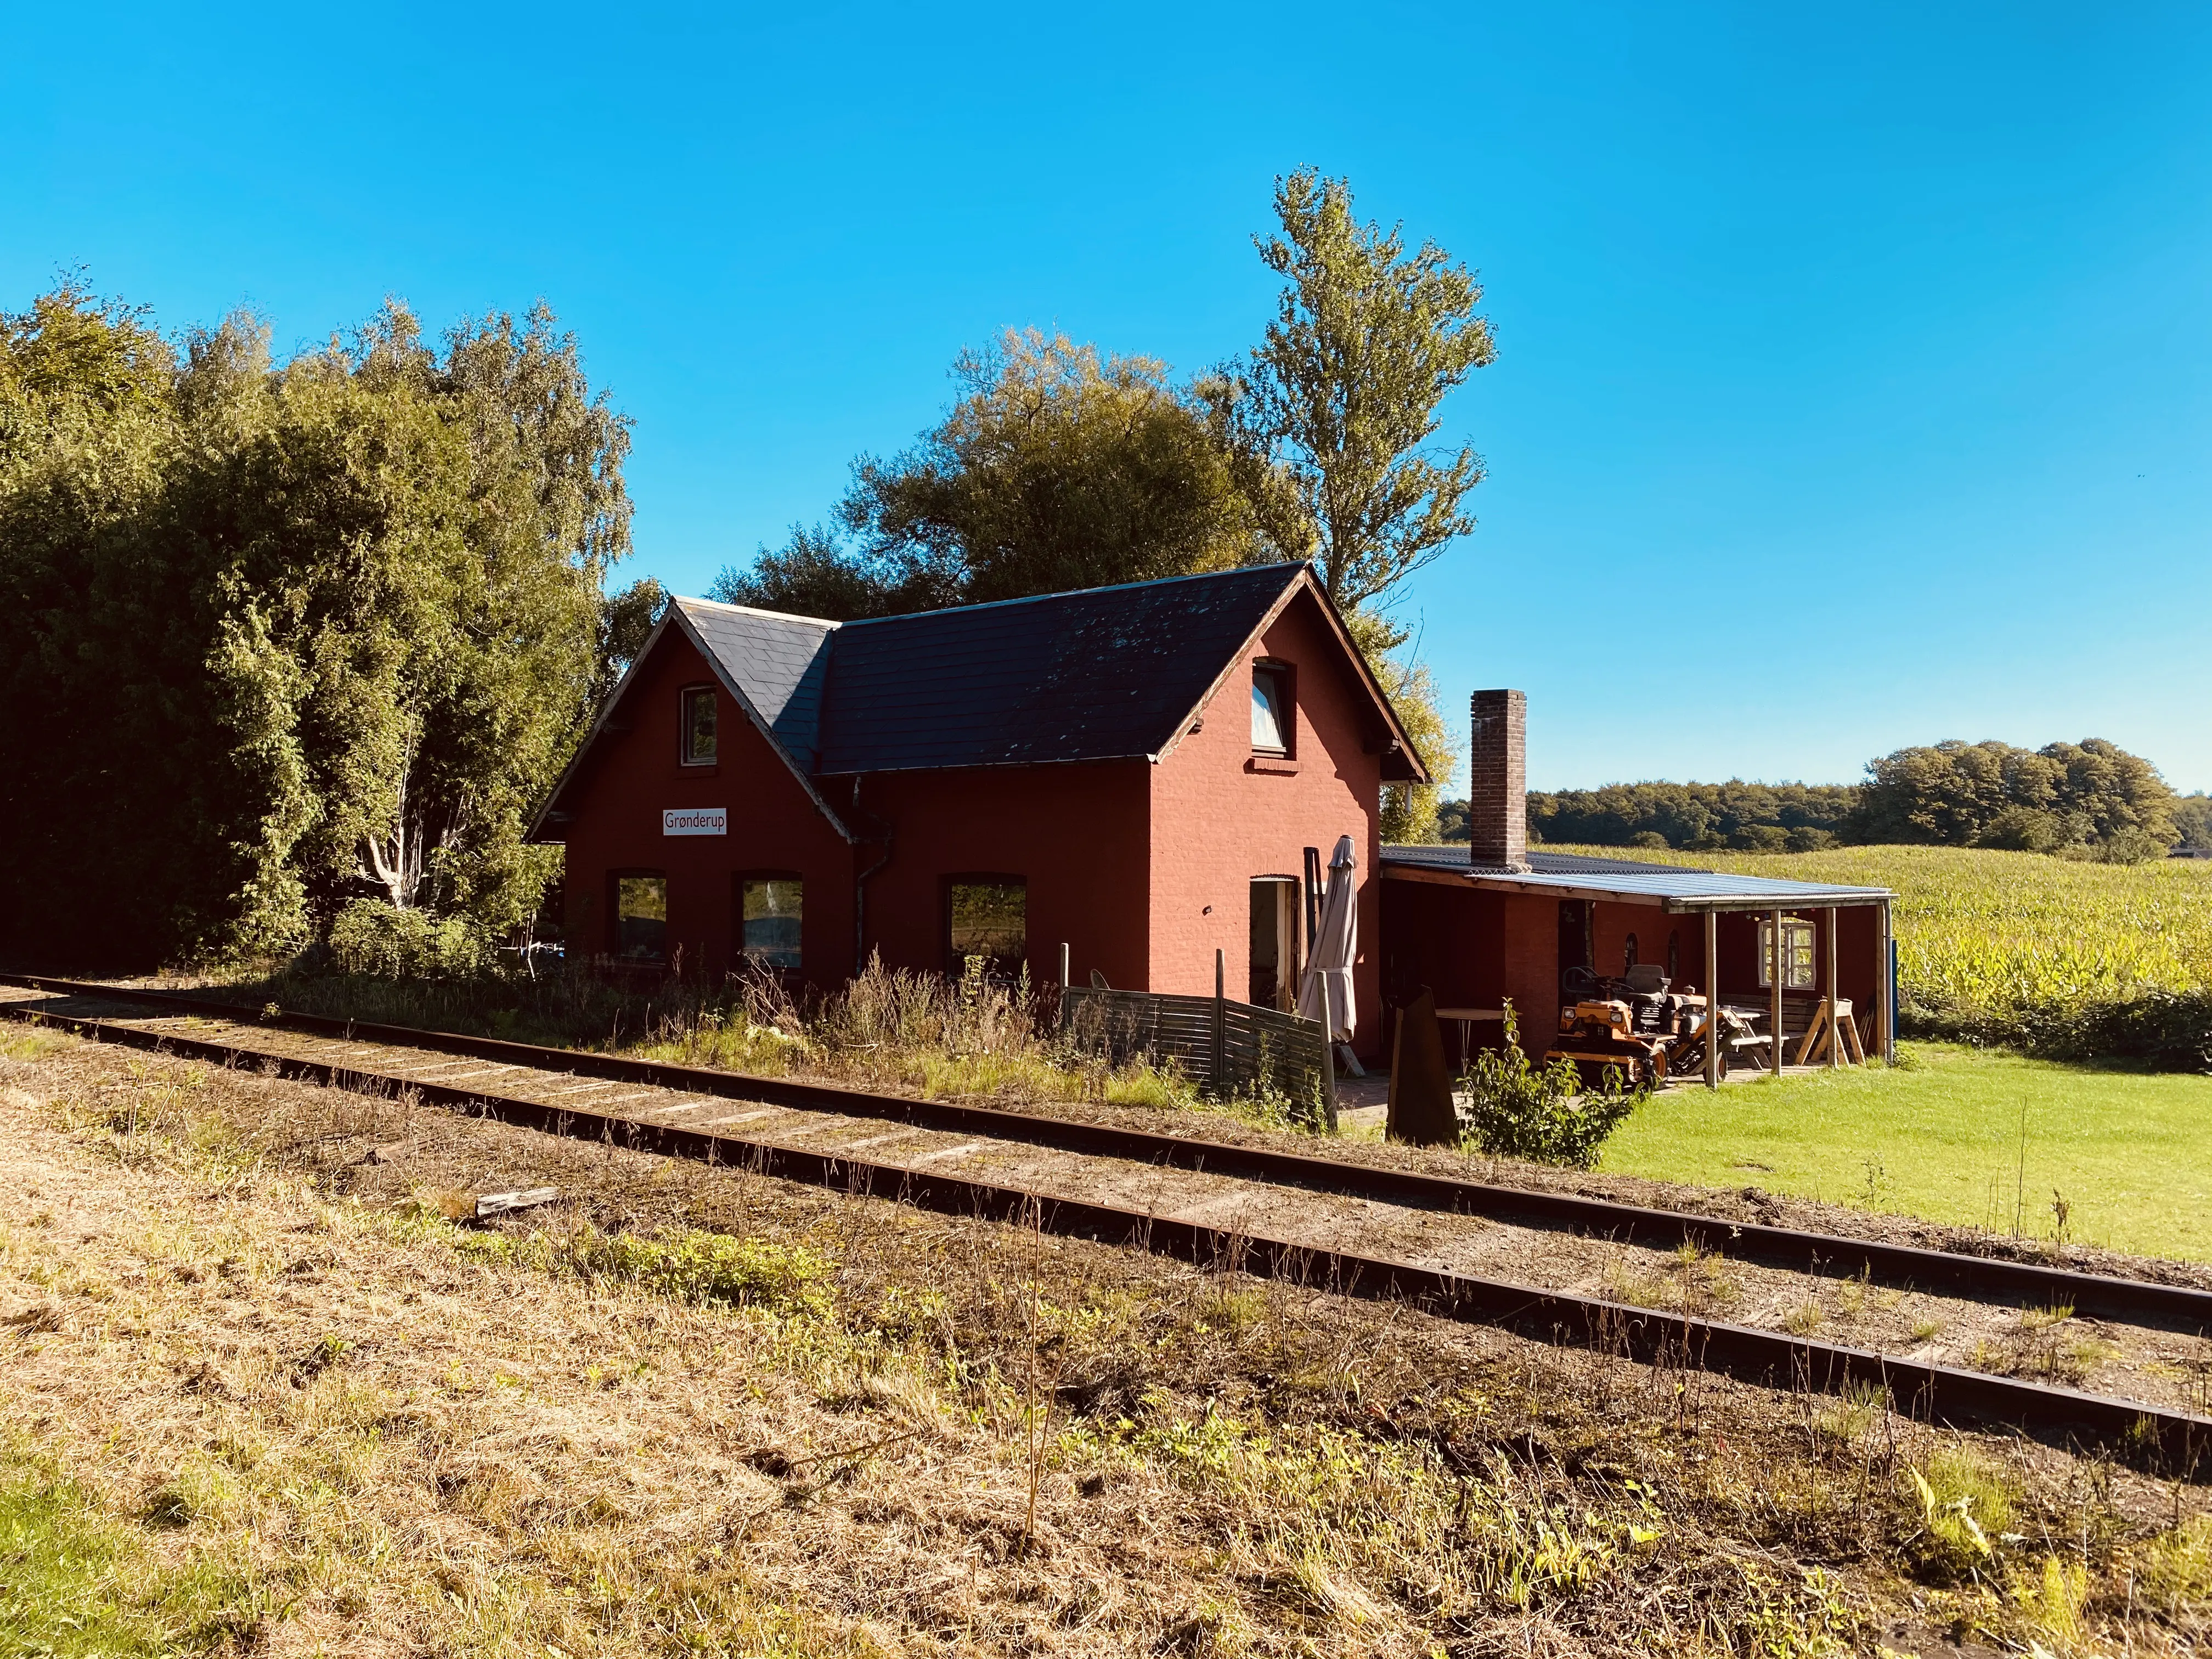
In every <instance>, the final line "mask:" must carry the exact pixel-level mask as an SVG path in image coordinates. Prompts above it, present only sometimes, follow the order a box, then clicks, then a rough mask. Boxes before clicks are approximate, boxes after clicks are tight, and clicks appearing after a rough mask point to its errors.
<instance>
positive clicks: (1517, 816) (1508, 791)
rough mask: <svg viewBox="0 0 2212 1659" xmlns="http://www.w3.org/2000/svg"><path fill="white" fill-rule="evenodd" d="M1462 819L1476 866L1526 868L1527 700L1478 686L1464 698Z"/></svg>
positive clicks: (1520, 694)
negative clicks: (1467, 720)
mask: <svg viewBox="0 0 2212 1659" xmlns="http://www.w3.org/2000/svg"><path fill="white" fill-rule="evenodd" d="M1469 702H1470V705H1471V707H1470V711H1469V712H1470V713H1471V714H1472V715H1473V726H1474V734H1473V736H1474V740H1473V742H1472V743H1471V744H1469V746H1468V757H1467V781H1468V791H1467V822H1468V831H1469V835H1470V839H1471V840H1472V842H1473V843H1474V845H1473V848H1472V854H1473V858H1474V863H1475V865H1476V866H1478V867H1486V868H1491V869H1504V870H1525V869H1527V868H1528V697H1527V696H1526V695H1525V694H1523V693H1522V692H1519V691H1478V692H1476V693H1475V694H1474V696H1473V697H1472V698H1471V699H1470V700H1469Z"/></svg>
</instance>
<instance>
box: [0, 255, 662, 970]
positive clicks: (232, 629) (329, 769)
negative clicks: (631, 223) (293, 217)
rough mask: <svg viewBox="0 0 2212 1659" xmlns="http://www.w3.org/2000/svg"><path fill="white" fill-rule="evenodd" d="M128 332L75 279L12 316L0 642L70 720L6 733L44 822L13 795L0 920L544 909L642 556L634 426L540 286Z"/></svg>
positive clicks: (177, 947)
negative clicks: (602, 393)
mask: <svg viewBox="0 0 2212 1659" xmlns="http://www.w3.org/2000/svg"><path fill="white" fill-rule="evenodd" d="M128 320H129V319H125V318H124V317H123V315H122V313H118V312H117V311H116V310H115V309H114V308H113V307H107V308H102V307H99V306H97V305H96V304H94V303H93V302H92V301H90V300H89V299H88V297H87V296H86V295H83V294H82V292H64V294H62V295H58V296H49V298H48V300H47V301H41V302H40V306H39V307H36V308H34V310H33V313H30V314H29V315H28V316H27V317H25V318H19V319H10V325H9V329H8V330H7V332H6V336H5V338H6V343H7V346H8V351H7V356H8V357H9V371H8V372H6V373H5V374H0V406H4V408H5V410H6V412H5V413H4V414H0V583H4V584H5V586H6V587H7V588H8V589H9V590H11V591H13V592H15V593H17V594H20V595H21V597H22V599H23V600H24V603H23V604H22V605H20V606H18V607H16V608H15V610H14V611H11V612H10V613H9V615H7V616H5V617H0V659H4V660H5V661H6V662H7V663H9V665H11V667H12V668H13V670H14V672H15V676H16V678H17V681H18V684H17V685H16V686H11V687H10V690H21V691H23V692H25V693H28V692H30V691H31V690H32V689H33V686H34V685H35V688H36V690H37V692H38V693H39V694H40V696H42V698H43V706H44V707H45V708H46V709H47V710H48V711H49V713H50V714H51V715H52V718H51V719H50V720H46V721H43V722H40V723H39V724H38V725H36V726H30V727H19V728H15V729H13V730H10V731H9V732H4V733H0V777H4V778H5V779H6V780H7V783H6V784H5V785H4V786H0V787H6V788H8V789H9V792H10V793H14V792H15V790H19V789H20V790H23V791H25V792H27V795H26V802H25V804H26V805H28V804H29V799H30V798H31V797H35V798H36V800H37V802H38V810H37V811H36V813H35V815H34V817H33V822H35V823H41V824H46V825H52V826H58V829H56V830H55V832H54V833H52V834H46V833H45V832H43V831H39V830H34V829H26V828H25V827H23V824H22V821H21V820H20V819H18V817H17V815H16V814H15V813H13V812H0V819H5V820H7V822H5V823H0V842H4V843H5V844H4V845H0V883H5V884H8V885H9V887H11V888H12V889H13V892H12V893H10V894H9V895H8V902H0V911H4V912H5V913H6V920H7V921H8V922H9V924H12V925H13V926H14V927H19V928H21V929H22V930H23V931H25V932H26V933H29V934H30V935H31V936H33V937H40V936H41V935H43V936H44V938H45V939H52V938H53V937H54V936H56V935H57V934H59V935H62V936H64V937H72V938H74V939H76V940H77V941H78V942H79V943H81V944H82V945H85V946H86V948H88V949H89V950H97V951H102V952H105V953H110V954H113V955H116V956H118V957H145V956H147V955H149V954H151V955H164V954H171V953H173V952H176V951H191V950H204V949H234V950H241V949H242V950H250V951H266V950H271V949H276V948H280V947H282V946H284V945H289V944H293V943H296V942H298V941H299V940H301V939H303V938H304V937H305V936H306V935H307V932H308V930H309V928H310V927H311V926H312V925H313V921H315V919H316V918H317V917H318V916H319V915H326V914H328V913H329V911H331V909H332V908H335V906H336V905H337V904H338V903H340V902H343V900H344V899H345V898H347V897H349V896H355V895H358V894H361V893H362V892H365V891H367V892H374V893H377V894H380V895H381V896H385V897H386V898H387V899H388V900H389V901H390V902H392V903H393V904H395V905H403V906H404V905H416V904H427V905H429V906H432V907H434V908H439V909H441V910H444V911H447V912H448V913H453V914H459V915H466V916H468V917H471V918H472V919H473V920H475V921H477V922H478V923H480V924H482V925H484V926H487V927H499V926H503V925H506V924H507V923H510V922H513V921H517V920H520V918H521V917H522V916H524V915H527V914H529V912H530V911H531V910H532V909H533V908H535V905H536V902H537V899H538V891H539V890H540V889H541V888H542V886H543V884H544V878H545V876H546V874H547V872H548V868H549V860H550V857H552V856H554V854H550V852H549V849H544V848H533V847H529V846H526V845H525V844H524V842H523V839H522V837H523V833H524V830H525V829H526V823H527V815H528V813H529V811H530V810H531V809H532V806H534V805H535V801H536V797H537V796H538V793H539V792H540V791H541V790H542V788H543V787H544V783H545V782H546V781H547V780H548V779H549V778H550V775H552V774H553V773H554V772H555V771H556V770H557V769H558V767H559V765H560V764H561V763H562V760H563V759H565V757H566V755H567V753H568V747H569V745H570V744H572V743H573V742H574V738H575V735H576V732H577V729H578V727H579V726H580V721H581V720H582V719H583V717H584V716H585V714H586V712H587V710H588V708H589V704H590V698H591V695H592V687H593V684H594V679H595V671H596V667H597V663H598V647H599V633H600V627H601V621H600V617H601V600H600V597H599V596H600V592H601V583H602V579H603V577H604V575H605V572H606V570H607V568H609V567H610V566H611V563H612V562H614V561H615V560H616V559H617V558H619V557H620V556H622V555H623V553H624V552H625V551H626V550H627V548H628V521H629V503H628V499H627V496H626V495H625V494H624V492H623V486H622V477H621V466H622V461H623V456H624V454H625V453H626V450H627V447H628V443H629V431H628V425H627V422H624V421H623V419H622V418H621V417H620V416H616V415H615V414H613V413H612V412H611V410H609V409H608V408H607V407H606V404H605V399H604V398H603V397H594V396H593V395H592V393H591V392H590V390H589V388H588V386H587V385H586V382H585V380H584V377H583V373H582V368H581V364H580V359H579V357H578V354H577V352H576V349H575V345H574V341H573V340H572V339H570V338H569V337H567V336H565V335H562V334H561V333H560V332H558V331H557V328H556V325H555V323H554V321H553V319H552V318H551V316H550V313H546V312H545V311H544V309H543V308H542V307H541V308H539V309H538V310H537V311H535V312H533V313H531V314H530V315H529V316H528V317H527V318H526V319H522V320H521V321H520V322H517V321H516V320H515V319H513V318H509V317H505V316H495V317H492V318H488V319H484V320H483V321H482V322H480V323H471V324H465V325H462V326H460V327H459V328H456V329H455V330H453V331H451V332H450V333H449V334H448V335H447V337H446V339H445V341H444V347H443V349H442V350H439V349H433V348H432V347H430V346H428V345H427V344H426V343H424V342H423V341H422V339H421V337H420V333H419V330H418V329H417V327H416V324H415V322H414V319H412V317H411V316H410V315H409V314H408V313H406V312H405V311H404V309H401V308H399V307H387V308H386V311H385V312H384V313H382V314H380V316H379V317H378V318H376V319H374V321H372V322H371V324H370V325H368V327H366V328H365V329H363V330H362V331H361V333H360V334H359V335H358V336H357V337H356V338H355V339H354V340H353V341H352V342H351V343H346V344H340V343H336V342H333V343H331V345H330V346H329V347H327V348H325V349H320V350H318V351H313V352H309V353H307V354H304V355H302V356H299V357H296V358H295V359H293V360H292V361H290V362H287V363H284V364H283V365H281V366H279V365H276V364H273V363H272V362H271V361H270V356H269V352H268V339H267V332H266V330H265V329H264V328H262V327H260V326H259V325H257V324H255V323H254V322H253V321H252V319H245V318H235V319H231V320H230V321H228V322H227V323H225V324H224V325H222V326H221V327H218V328H216V329H213V330H208V331H197V332H194V333H191V334H190V335H188V336H186V337H185V345H186V350H185V354H184V361H183V362H181V363H179V362H176V361H175V359H174V356H173V355H171V356H167V357H163V356H161V354H159V353H157V352H155V350H154V349H153V348H152V346H151V345H149V344H148V343H146V342H144V341H140V340H136V339H134V338H132V337H130V335H129V333H128V330H127V328H126V327H125V323H127V322H128ZM142 332H143V330H142ZM103 341H104V342H105V343H104V344H101V345H100V349H97V350H94V349H90V343H96V342H103ZM139 362H143V363H144V364H146V365H149V368H148V369H147V371H146V372H145V373H143V374H139V375H138V376H137V379H136V380H131V379H130V377H129V376H127V375H125V376H124V380H130V383H131V384H132V385H133V386H136V387H137V390H136V392H134V393H133V394H132V396H131V397H130V398H120V399H118V398H117V397H116V396H115V395H114V394H113V392H112V390H108V389H107V388H112V387H114V386H117V385H118V384H121V383H122V382H121V381H118V374H119V373H120V372H121V369H122V368H125V367H128V366H129V365H131V364H133V363H139ZM57 364H60V365H65V366H66V368H65V370H64V371H63V372H56V370H55V367H54V366H55V365H57ZM41 388H44V389H43V390H42V389H41ZM125 454H127V455H128V456H129V457H130V458H131V465H130V466H128V467H125V466H123V465H118V464H117V463H116V460H115V457H117V456H118V455H125ZM71 502H74V503H75V507H74V508H73V509H71V510H67V511H64V510H58V509H59V508H61V507H63V506H64V505H65V504H67V503H71ZM4 724H7V723H0V725H4ZM0 804H5V805H12V804H13V803H0ZM41 836H43V838H41ZM114 872H125V873H127V874H129V875H130V876H131V877H133V878H135V879H134V880H133V882H132V884H131V886H130V887H129V888H127V889H125V890H122V891H120V892H118V890H117V889H116V887H115V885H114V884H113V881H112V875H113V873H114Z"/></svg>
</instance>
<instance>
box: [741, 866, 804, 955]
mask: <svg viewBox="0 0 2212 1659" xmlns="http://www.w3.org/2000/svg"><path fill="white" fill-rule="evenodd" d="M805 897H806V885H805V883H804V882H802V881H801V880H799V878H798V877H797V876H795V875H793V874H791V873H789V872H784V871H763V872H756V873H753V874H750V875H744V876H739V877H738V891H737V901H738V927H737V933H738V951H739V953H740V954H741V955H743V956H744V958H745V959H746V960H747V961H748V962H753V963H758V964H759V965H760V966H762V967H763V968H776V969H792V970H796V969H797V968H798V967H799V933H800V927H799V924H800V921H801V920H802V918H803V916H804V915H805Z"/></svg>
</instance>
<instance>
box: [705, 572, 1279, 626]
mask: <svg viewBox="0 0 2212 1659" xmlns="http://www.w3.org/2000/svg"><path fill="white" fill-rule="evenodd" d="M1308 563H1309V561H1307V560H1304V559H1278V560H1276V561H1275V562H1273V563H1272V564H1233V565H1231V566H1230V567H1229V568H1227V569H1225V570H1194V571H1191V572H1190V573H1188V574H1186V575H1181V576H1148V577H1146V579H1145V580H1143V581H1140V582H1109V583H1108V584H1107V585H1106V586H1103V587H1063V588H1061V589H1060V590H1059V591H1058V592H1052V593H1026V594H1024V595H1023V596H1022V597H1021V598H1019V599H985V600H983V601H982V602H981V604H978V605H939V606H938V607H937V609H936V610H934V611H901V612H900V613H899V614H898V615H897V616H895V617H855V618H854V620H853V621H851V622H848V623H837V624H834V625H835V626H839V627H844V628H868V627H872V626H873V625H874V624H875V623H897V622H913V621H915V620H916V619H917V618H919V617H945V616H950V615H951V614H952V613H953V612H954V611H998V610H1002V609H1004V608H1005V607H1006V606H1007V605H1039V604H1042V603H1043V602H1044V601H1045V600H1047V599H1078V598H1087V597H1088V596H1089V595H1091V594H1093V593H1122V592H1127V591H1128V590H1129V589H1131V588H1134V587H1165V586H1168V584H1170V582H1203V581H1218V580H1221V579H1222V578H1224V577H1226V576H1249V575H1254V574H1258V573H1259V572H1261V571H1263V570H1291V569H1299V570H1303V569H1304V568H1307V565H1308ZM733 608H735V607H733Z"/></svg>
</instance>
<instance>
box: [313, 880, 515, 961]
mask: <svg viewBox="0 0 2212 1659" xmlns="http://www.w3.org/2000/svg"><path fill="white" fill-rule="evenodd" d="M491 959H492V953H491V941H490V940H489V939H487V938H485V937H484V935H483V933H482V931H481V930H479V929H478V928H477V927H473V926H472V925H471V924H470V923H469V922H467V921H464V920H463V919H462V918H460V917H459V916H447V917H445V918H443V919H440V918H438V917H435V916H433V915H430V914H429V912H428V911H427V910H400V909H395V908H393V907H392V906H391V905H389V904H386V902H384V901H383V900H381V899H368V898H364V899H356V900H354V902H352V903H350V904H349V905H347V906H346V907H345V908H344V909H343V910H341V911H339V912H338V914H337V920H335V921H332V922H331V961H332V963H334V964H335V965H336V966H337V969H339V971H340V972H342V973H348V974H362V975H368V976H369V977H371V978H374V979H465V978H466V977H468V976H469V975H471V974H478V973H481V972H483V969H485V968H486V967H487V966H488V965H489V963H490V962H491Z"/></svg>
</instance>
